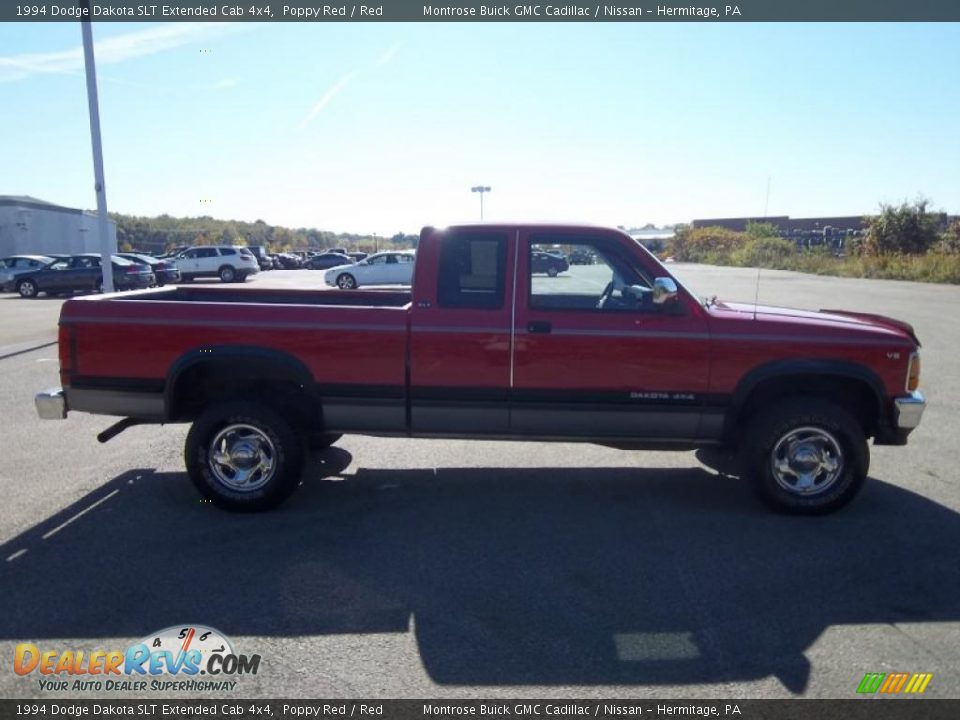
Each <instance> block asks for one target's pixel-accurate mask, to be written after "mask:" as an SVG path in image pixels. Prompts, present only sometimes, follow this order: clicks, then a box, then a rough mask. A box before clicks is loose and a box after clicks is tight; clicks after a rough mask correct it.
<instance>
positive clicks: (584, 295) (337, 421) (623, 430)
mask: <svg viewBox="0 0 960 720" xmlns="http://www.w3.org/2000/svg"><path fill="white" fill-rule="evenodd" d="M548 251H549V252H562V253H564V254H565V255H567V256H571V255H573V254H574V253H577V254H589V255H590V256H591V257H593V258H594V259H595V261H594V262H593V263H592V264H589V265H574V266H571V267H569V269H568V270H567V271H566V272H564V273H563V274H561V275H558V276H557V277H550V276H547V275H540V274H537V268H536V267H535V266H534V265H533V263H532V258H533V257H534V255H535V254H537V253H541V252H548ZM59 333H60V334H59V340H60V343H59V344H60V350H59V354H60V379H61V383H62V389H60V388H57V389H54V390H52V391H48V392H46V393H41V394H39V395H38V396H37V401H36V402H37V408H38V411H39V413H40V415H41V417H52V418H63V417H66V414H67V412H68V411H72V410H78V411H84V412H92V413H101V414H106V415H116V416H120V417H123V418H124V420H121V421H120V422H119V423H117V424H116V425H115V426H113V427H111V428H110V429H108V430H107V431H105V432H104V433H101V440H104V441H105V440H106V439H108V438H109V437H112V436H113V435H115V434H117V433H118V432H120V431H121V430H122V429H123V428H124V427H127V426H129V425H130V424H136V423H173V422H190V423H193V426H192V428H191V430H190V432H189V435H188V437H187V441H186V450H185V460H186V466H187V469H188V472H189V475H190V477H191V478H192V480H193V482H194V483H195V484H196V486H197V487H198V489H199V490H200V492H202V493H203V494H204V495H206V496H207V497H209V498H210V499H212V500H213V502H215V503H216V504H217V505H219V506H221V507H224V508H227V509H232V510H247V509H262V508H266V507H270V506H273V505H275V504H277V503H279V502H280V501H282V500H283V499H284V498H286V497H287V496H288V495H289V494H290V493H291V492H292V491H293V490H294V489H295V487H296V486H297V484H298V481H299V477H300V473H301V469H302V465H303V462H304V455H305V452H306V449H307V447H309V446H313V447H316V446H318V445H319V446H323V445H325V444H329V443H331V442H335V441H336V439H337V438H338V437H339V436H340V434H342V433H363V434H370V435H392V436H410V437H455V438H482V439H494V438H509V439H517V438H523V439H531V440H533V439H536V440H545V441H587V442H595V443H601V444H604V445H611V446H615V447H621V448H627V449H633V448H636V449H642V448H665V447H667V448H677V449H688V448H693V447H699V446H707V445H713V446H721V447H724V448H729V449H732V450H736V451H737V453H738V457H739V458H740V461H741V467H742V471H743V474H744V475H745V476H746V477H747V478H749V480H750V481H751V483H752V485H753V487H754V488H755V490H756V491H757V492H758V493H759V495H760V496H761V498H763V499H764V500H765V501H767V502H768V503H769V504H771V505H773V506H774V507H776V508H778V509H782V510H788V511H794V512H807V513H814V512H826V511H829V510H833V509H836V508H838V507H840V506H842V505H844V504H845V503H847V502H848V501H849V500H850V499H851V498H852V497H853V496H854V495H855V494H856V493H857V491H858V490H859V488H860V487H861V485H862V484H863V482H864V480H865V478H866V475H867V468H868V462H869V455H868V446H867V440H868V439H869V438H873V441H874V443H875V444H892V445H902V444H905V443H906V440H907V436H908V435H909V434H910V432H911V431H912V430H913V429H914V428H915V427H916V426H917V425H918V424H919V422H920V418H921V415H922V413H923V410H924V407H925V401H924V399H923V396H922V395H921V394H920V393H919V392H918V390H917V386H918V384H919V374H920V358H919V355H918V348H919V346H920V344H919V342H918V341H917V338H916V336H915V335H914V332H913V330H912V328H911V327H910V326H909V325H907V324H906V323H903V322H900V321H897V320H892V319H889V318H885V317H879V316H875V315H867V314H862V313H850V312H842V311H838V310H829V311H820V312H808V311H800V310H788V309H782V308H773V307H757V306H754V305H739V304H728V303H722V302H720V303H717V302H708V301H704V300H701V299H700V298H698V297H697V296H695V295H693V294H692V293H690V292H689V291H688V290H687V289H686V288H684V287H683V286H682V285H681V284H680V283H679V282H677V281H676V280H675V279H674V278H673V277H672V276H671V274H670V273H669V272H668V271H667V269H666V268H665V267H664V266H663V265H661V264H660V262H659V261H658V260H657V259H656V258H655V257H653V256H652V255H651V254H650V253H649V252H647V251H646V250H645V249H644V248H643V247H642V246H641V245H640V244H639V243H637V242H636V241H634V240H633V239H631V238H630V237H629V236H628V235H626V234H624V233H622V232H619V231H617V230H608V229H603V228H594V227H582V226H550V225H475V226H460V227H452V228H447V229H443V230H438V229H434V228H425V229H424V230H423V232H422V234H421V239H420V244H419V250H418V253H417V257H416V264H415V274H414V282H413V286H412V290H410V291H402V290H392V289H384V290H353V291H339V290H307V289H304V290H272V289H265V288H242V289H240V288H236V287H204V288H199V287H177V288H164V289H159V290H148V291H143V292H138V293H133V294H126V295H108V296H103V297H86V298H77V299H74V300H70V301H68V302H67V303H65V304H64V305H63V309H62V312H61V317H60V331H59Z"/></svg>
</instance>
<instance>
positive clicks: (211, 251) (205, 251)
mask: <svg viewBox="0 0 960 720" xmlns="http://www.w3.org/2000/svg"><path fill="white" fill-rule="evenodd" d="M216 256H217V249H216V248H200V249H199V250H197V257H198V258H210V257H216Z"/></svg>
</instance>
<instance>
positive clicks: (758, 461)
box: [742, 398, 870, 514]
mask: <svg viewBox="0 0 960 720" xmlns="http://www.w3.org/2000/svg"><path fill="white" fill-rule="evenodd" d="M742 462H743V467H744V469H745V471H746V473H747V477H748V479H749V481H750V483H751V485H752V487H753V490H754V492H755V493H756V494H757V495H758V496H759V497H760V499H761V500H763V501H764V502H765V503H766V504H767V505H770V506H771V507H773V508H774V509H776V510H779V511H782V512H790V513H800V514H823V513H829V512H833V511H834V510H838V509H840V508H841V507H843V506H844V505H846V504H847V503H849V502H850V501H851V500H852V499H853V498H854V497H855V496H856V494H857V493H858V492H859V491H860V489H861V488H862V487H863V483H864V481H865V480H866V477H867V471H868V469H869V466H870V451H869V449H868V447H867V438H866V434H865V433H864V431H863V428H862V427H861V425H860V423H858V422H857V420H856V419H855V418H854V416H853V415H851V414H850V413H849V412H847V411H846V410H844V409H843V408H842V407H840V406H838V405H834V404H833V403H831V402H829V401H827V400H820V399H801V398H795V399H789V400H785V401H784V402H783V403H782V404H781V405H779V406H777V407H774V408H771V409H770V410H768V411H766V412H762V413H760V414H759V415H757V417H755V418H754V419H753V421H752V422H751V423H750V425H749V426H748V428H747V435H746V439H745V441H744V443H743V446H742Z"/></svg>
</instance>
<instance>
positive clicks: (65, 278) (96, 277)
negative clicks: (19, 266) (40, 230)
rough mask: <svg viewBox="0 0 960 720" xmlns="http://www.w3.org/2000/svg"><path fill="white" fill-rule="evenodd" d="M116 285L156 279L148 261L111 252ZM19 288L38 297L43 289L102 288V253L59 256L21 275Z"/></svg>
mask: <svg viewBox="0 0 960 720" xmlns="http://www.w3.org/2000/svg"><path fill="white" fill-rule="evenodd" d="M112 261H113V287H114V288H115V289H116V290H137V289H140V288H148V287H150V286H151V285H153V284H155V283H156V282H157V279H156V277H155V276H154V274H153V272H152V271H151V270H150V267H149V266H147V265H140V264H138V263H135V262H132V261H131V260H127V259H126V258H122V257H120V256H119V255H114V256H112ZM15 283H16V290H17V292H18V293H19V294H20V297H22V298H35V297H36V296H37V295H39V294H40V293H46V294H47V295H72V294H73V292H74V291H75V290H86V291H93V292H101V291H102V290H103V271H102V270H101V266H100V256H99V255H97V254H95V253H85V254H83V255H74V256H72V257H69V258H66V259H63V260H56V261H54V262H52V263H50V264H49V265H47V266H46V267H43V268H41V269H39V270H34V271H31V272H28V273H24V274H22V275H19V276H18V277H17V279H16V281H15Z"/></svg>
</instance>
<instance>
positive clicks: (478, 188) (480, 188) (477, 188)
mask: <svg viewBox="0 0 960 720" xmlns="http://www.w3.org/2000/svg"><path fill="white" fill-rule="evenodd" d="M492 189H493V188H491V187H490V186H489V185H474V186H473V187H472V188H470V192H475V193H480V220H481V221H482V220H483V194H484V193H488V192H490V191H491V190H492Z"/></svg>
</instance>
